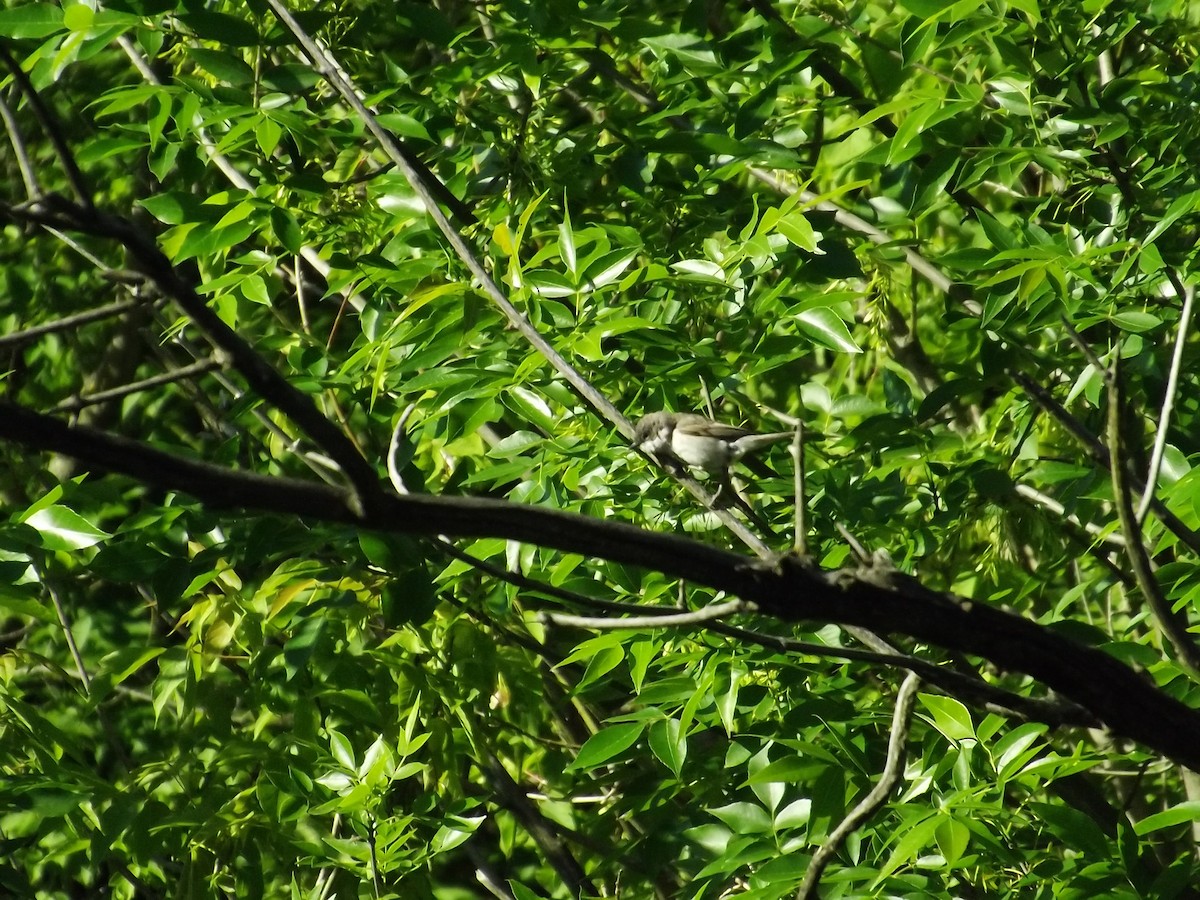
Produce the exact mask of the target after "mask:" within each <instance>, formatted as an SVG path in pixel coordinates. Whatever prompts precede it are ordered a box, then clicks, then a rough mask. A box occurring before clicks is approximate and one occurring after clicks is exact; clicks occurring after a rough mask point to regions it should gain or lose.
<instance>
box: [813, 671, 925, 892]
mask: <svg viewBox="0 0 1200 900" xmlns="http://www.w3.org/2000/svg"><path fill="white" fill-rule="evenodd" d="M920 686H921V679H920V678H918V677H917V676H916V675H914V674H913V673H911V672H909V673H908V675H907V676H906V677H905V679H904V682H903V684H901V685H900V690H899V692H898V693H897V695H896V708H895V710H894V711H893V712H892V733H891V737H890V738H889V739H888V749H887V759H886V761H885V762H884V764H883V773H882V774H881V775H880V776H879V781H878V782H877V783H876V785H875V787H873V788H871V791H870V793H868V794H867V796H865V797H864V798H863V799H862V800H861V801H860V802H859V804H858V805H857V806H855V807H854V809H852V810H850V812H849V813H847V814H846V818H844V819H842V821H841V822H839V823H838V825H837V827H836V828H834V829H833V831H832V832H830V834H829V837H828V838H826V839H825V843H823V844H822V845H821V846H820V848H819V849H818V850H817V852H816V853H814V854H813V858H812V862H810V863H809V864H808V869H807V871H805V873H804V879H803V880H802V881H801V882H800V890H799V891H797V892H796V898H797V900H811V898H815V897H816V896H817V885H818V883H819V882H820V881H821V875H822V873H823V872H824V871H825V869H826V867H827V866H828V865H829V863H830V862H832V860H833V857H834V856H835V855H836V854H837V852H838V850H840V849H841V846H842V844H843V843H845V841H846V838H847V837H849V836H850V835H851V834H852V833H853V832H854V830H855V829H856V828H858V827H859V826H860V825H861V824H862V823H863V822H865V821H867V819H869V818H871V816H873V815H875V813H877V812H878V811H879V810H880V809H881V808H882V807H883V804H884V803H886V802H887V798H888V795H889V794H891V793H892V791H893V790H895V787H896V785H897V784H899V783H900V776H901V775H903V774H904V755H905V750H906V749H907V746H908V732H909V727H910V725H911V724H912V709H913V704H914V703H915V702H916V698H917V689H918V688H919V687H920Z"/></svg>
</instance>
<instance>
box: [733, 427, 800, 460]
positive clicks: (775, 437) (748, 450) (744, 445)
mask: <svg viewBox="0 0 1200 900" xmlns="http://www.w3.org/2000/svg"><path fill="white" fill-rule="evenodd" d="M791 439H792V432H790V431H776V432H774V433H773V434H754V435H747V436H746V437H744V438H742V439H741V440H739V441H738V442H737V445H736V446H737V450H738V455H737V458H738V459H741V458H742V457H743V456H749V455H750V454H752V453H758V452H759V451H760V450H762V449H763V448H764V447H769V446H770V445H771V444H777V443H779V442H780V441H790V440H791Z"/></svg>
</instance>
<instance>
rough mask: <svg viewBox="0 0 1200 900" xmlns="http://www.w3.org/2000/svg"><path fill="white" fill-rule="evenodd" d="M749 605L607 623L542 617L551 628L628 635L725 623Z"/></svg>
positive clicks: (716, 605)
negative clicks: (629, 632) (725, 620)
mask: <svg viewBox="0 0 1200 900" xmlns="http://www.w3.org/2000/svg"><path fill="white" fill-rule="evenodd" d="M755 609H756V607H755V606H754V604H753V603H747V602H746V601H744V600H730V601H728V602H726V603H714V604H712V605H711V606H705V607H702V608H700V609H694V610H690V611H689V612H680V613H667V614H666V615H662V616H646V615H640V616H631V617H629V618H627V619H610V618H608V617H606V616H573V615H570V614H568V613H543V616H544V618H545V619H546V621H548V622H550V623H551V624H552V625H560V626H563V627H567V628H591V629H594V630H596V631H632V630H635V629H642V628H686V627H688V626H690V625H702V624H704V623H706V622H715V621H718V620H720V619H727V618H729V617H730V616H736V615H739V614H741V613H748V612H754V611H755Z"/></svg>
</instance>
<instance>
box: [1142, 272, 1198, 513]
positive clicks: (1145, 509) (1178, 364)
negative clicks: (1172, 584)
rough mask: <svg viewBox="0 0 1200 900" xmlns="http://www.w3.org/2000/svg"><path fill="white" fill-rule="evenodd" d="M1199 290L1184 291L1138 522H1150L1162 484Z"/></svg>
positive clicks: (1193, 288)
mask: <svg viewBox="0 0 1200 900" xmlns="http://www.w3.org/2000/svg"><path fill="white" fill-rule="evenodd" d="M1195 298H1196V289H1195V287H1193V286H1192V285H1190V284H1189V285H1187V287H1186V289H1185V290H1184V294H1183V312H1181V313H1180V315H1179V332H1178V333H1177V334H1176V335H1175V350H1174V352H1173V353H1172V354H1171V369H1170V371H1169V372H1168V373H1167V389H1166V391H1165V392H1164V394H1163V402H1162V409H1161V410H1160V411H1159V414H1158V431H1157V432H1156V433H1155V435H1154V449H1153V451H1152V452H1151V454H1150V468H1149V469H1148V470H1147V472H1146V487H1145V489H1144V490H1143V491H1142V502H1141V503H1139V504H1138V509H1137V523H1138V525H1141V524H1142V523H1143V522H1145V521H1146V514H1147V513H1149V512H1150V506H1151V504H1152V503H1153V502H1154V494H1155V491H1156V489H1157V487H1158V475H1159V472H1160V471H1162V461H1163V453H1164V452H1165V451H1166V448H1167V432H1168V431H1169V430H1170V425H1171V412H1172V411H1173V410H1174V408H1175V395H1176V394H1177V393H1178V391H1179V370H1180V369H1181V368H1182V366H1183V345H1184V344H1185V343H1186V341H1187V335H1188V325H1189V323H1190V322H1191V319H1192V301H1193V300H1194V299H1195Z"/></svg>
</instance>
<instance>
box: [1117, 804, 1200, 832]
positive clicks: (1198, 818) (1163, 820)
mask: <svg viewBox="0 0 1200 900" xmlns="http://www.w3.org/2000/svg"><path fill="white" fill-rule="evenodd" d="M1191 822H1200V800H1185V801H1183V802H1182V803H1176V804H1175V805H1174V806H1172V807H1170V808H1169V809H1164V810H1163V811H1162V812H1158V813H1152V814H1151V815H1148V816H1146V818H1144V819H1141V820H1139V821H1138V822H1137V823H1136V824H1135V825H1134V829H1133V830H1134V832H1135V833H1136V834H1137V835H1138V836H1139V837H1144V836H1145V835H1147V834H1152V833H1154V832H1155V831H1161V830H1162V829H1164V828H1174V827H1175V826H1176V825H1184V824H1188V823H1191Z"/></svg>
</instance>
